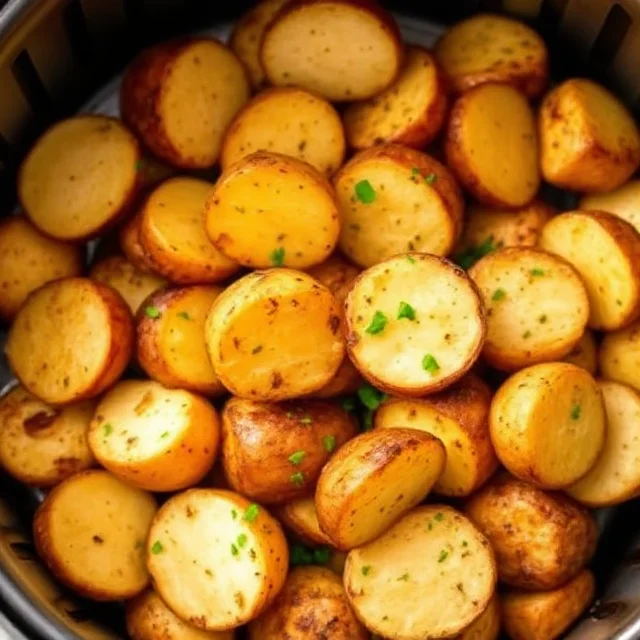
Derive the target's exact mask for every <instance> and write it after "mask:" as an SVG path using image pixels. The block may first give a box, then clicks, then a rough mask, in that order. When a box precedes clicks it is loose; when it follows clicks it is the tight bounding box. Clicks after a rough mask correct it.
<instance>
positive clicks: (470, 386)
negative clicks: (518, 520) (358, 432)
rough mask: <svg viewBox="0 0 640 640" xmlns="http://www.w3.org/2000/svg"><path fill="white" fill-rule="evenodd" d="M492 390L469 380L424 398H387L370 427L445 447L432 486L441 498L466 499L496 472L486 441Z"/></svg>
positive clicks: (488, 441) (490, 450)
mask: <svg viewBox="0 0 640 640" xmlns="http://www.w3.org/2000/svg"><path fill="white" fill-rule="evenodd" d="M490 405H491V390H490V389H489V387H488V386H487V385H486V384H485V383H484V382H482V380H480V379H479V378H477V377H476V376H474V375H468V376H465V377H464V378H463V379H462V380H460V381H459V382H458V383H456V384H455V385H454V386H452V387H449V388H448V389H447V390H446V391H441V392H440V393H437V394H435V395H432V396H429V397H428V398H420V399H418V398H415V399H403V398H391V399H390V400H387V401H386V402H384V403H383V404H382V405H380V408H379V409H378V410H377V411H376V415H375V423H374V424H375V427H376V428H377V429H378V428H393V427H409V428H411V429H419V430H420V431H425V432H427V433H430V434H431V435H433V436H435V437H436V438H438V439H439V440H440V441H441V442H442V444H443V445H444V447H445V449H446V452H447V457H446V463H445V466H444V470H443V472H442V475H441V476H440V478H439V479H438V481H437V482H436V484H435V485H434V487H433V490H434V491H435V492H436V493H440V494H442V495H445V496H468V495H470V494H471V493H473V492H474V491H476V490H477V488H478V487H480V486H481V485H482V484H483V483H484V482H486V480H487V479H488V478H489V477H490V476H491V475H492V474H493V472H494V471H495V470H496V469H497V467H498V458H496V454H495V451H494V450H493V445H492V444H491V440H490V438H489V407H490Z"/></svg>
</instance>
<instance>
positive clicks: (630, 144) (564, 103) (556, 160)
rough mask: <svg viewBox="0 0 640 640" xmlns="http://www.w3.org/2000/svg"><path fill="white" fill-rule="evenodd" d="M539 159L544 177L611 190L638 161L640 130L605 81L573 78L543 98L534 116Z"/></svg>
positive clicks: (586, 188) (580, 186) (569, 184)
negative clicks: (604, 83) (596, 81)
mask: <svg viewBox="0 0 640 640" xmlns="http://www.w3.org/2000/svg"><path fill="white" fill-rule="evenodd" d="M538 128H539V132H540V162H541V166H542V175H543V177H544V179H545V180H546V181H547V182H550V183H551V184H553V185H555V186H557V187H563V188H566V189H572V190H575V191H586V192H589V193H590V192H594V191H596V192H597V191H610V190H612V189H616V188H617V187H620V186H621V185H623V184H624V183H625V182H626V181H627V180H628V179H629V178H630V177H631V175H632V174H633V173H634V172H635V170H636V169H637V168H638V165H640V133H639V132H638V127H637V126H636V123H635V121H634V120H633V117H632V116H631V114H630V113H629V111H628V110H627V108H626V107H625V106H624V105H623V104H622V102H620V100H619V99H618V98H617V97H616V96H614V95H613V94H612V93H609V91H607V90H606V89H605V88H604V87H602V86H600V85H598V84H596V83H595V82H592V81H591V80H586V79H584V78H572V79H570V80H566V81H565V82H563V83H562V84H560V85H558V86H557V87H555V88H554V89H553V90H552V91H550V92H549V93H548V94H547V95H546V96H545V98H544V100H543V102H542V105H541V107H540V112H539V116H538Z"/></svg>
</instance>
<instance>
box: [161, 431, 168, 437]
mask: <svg viewBox="0 0 640 640" xmlns="http://www.w3.org/2000/svg"><path fill="white" fill-rule="evenodd" d="M168 436H169V432H168V431H165V432H164V433H162V434H161V435H160V437H161V438H166V437H168Z"/></svg>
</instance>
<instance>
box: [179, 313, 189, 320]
mask: <svg viewBox="0 0 640 640" xmlns="http://www.w3.org/2000/svg"><path fill="white" fill-rule="evenodd" d="M178 318H182V319H183V320H191V316H190V315H189V314H188V313H187V312H186V311H181V312H180V313H179V314H178Z"/></svg>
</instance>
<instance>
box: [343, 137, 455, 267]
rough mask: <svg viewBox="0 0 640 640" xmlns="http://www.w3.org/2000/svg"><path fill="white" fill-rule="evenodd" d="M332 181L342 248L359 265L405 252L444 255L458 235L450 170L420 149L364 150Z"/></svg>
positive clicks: (379, 260) (393, 147)
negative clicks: (339, 223)
mask: <svg viewBox="0 0 640 640" xmlns="http://www.w3.org/2000/svg"><path fill="white" fill-rule="evenodd" d="M334 184H335V188H336V195H337V197H338V203H339V205H340V213H341V215H342V221H343V222H342V233H341V234H340V248H341V249H342V251H343V252H344V253H345V254H346V255H347V256H348V257H349V258H350V259H351V260H353V261H354V262H355V263H356V264H359V265H360V266H362V267H371V266H373V265H375V264H377V263H378V262H381V261H382V260H386V259H387V258H390V257H391V256H393V255H396V254H398V253H405V252H407V251H420V252H424V253H432V254H435V255H438V256H445V255H447V254H448V253H450V252H451V250H452V249H453V247H454V245H455V243H456V242H457V240H458V237H459V235H460V231H461V230H462V213H463V209H464V202H463V200H462V194H461V193H460V190H459V189H458V187H457V185H456V183H455V180H454V179H453V176H452V175H451V173H450V172H449V171H448V169H447V168H446V167H445V166H444V165H442V164H440V163H439V162H438V161H437V160H435V159H434V158H432V157H431V156H428V155H426V154H424V153H421V152H420V151H415V150H413V149H408V148H405V147H399V146H395V145H386V146H380V147H375V148H373V149H369V150H367V151H363V152H361V153H359V154H357V155H356V156H355V157H354V158H352V159H351V160H350V161H349V162H348V163H347V164H346V165H345V166H344V167H343V168H342V169H341V170H340V172H339V173H338V174H337V175H336V177H335V179H334Z"/></svg>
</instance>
